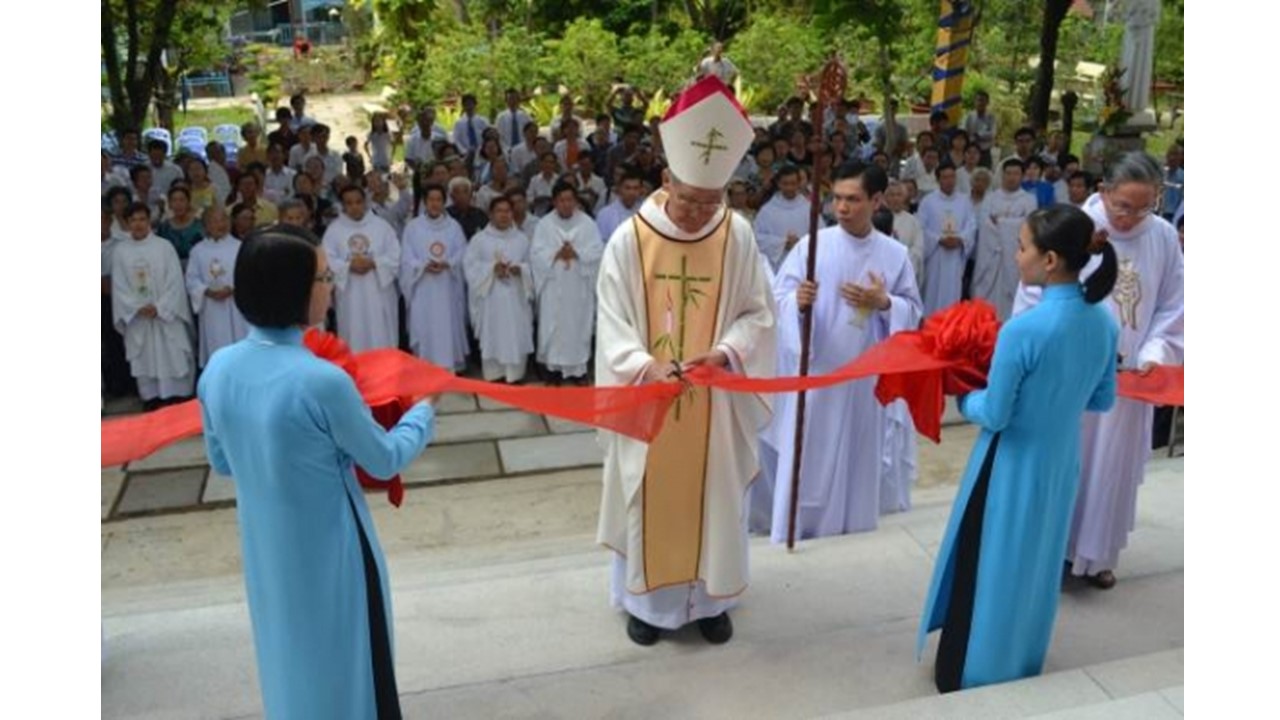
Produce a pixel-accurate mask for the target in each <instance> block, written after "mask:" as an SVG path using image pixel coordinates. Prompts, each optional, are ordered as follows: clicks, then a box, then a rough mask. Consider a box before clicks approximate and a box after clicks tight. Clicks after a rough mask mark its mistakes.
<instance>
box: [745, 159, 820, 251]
mask: <svg viewBox="0 0 1280 720" xmlns="http://www.w3.org/2000/svg"><path fill="white" fill-rule="evenodd" d="M776 177H777V183H778V192H776V193H774V195H773V197H772V198H769V201H768V202H766V203H765V204H764V205H763V206H762V207H761V208H760V212H758V213H756V224H755V231H756V242H758V243H760V252H763V253H764V255H765V257H767V258H769V267H770V269H772V270H773V271H775V272H776V271H777V270H778V268H779V267H781V266H782V258H783V257H784V256H785V255H786V254H787V251H788V250H789V249H790V248H788V247H787V244H788V243H791V244H795V242H796V241H797V240H798V239H799V238H801V237H802V236H804V235H808V234H809V199H808V198H807V197H805V196H803V195H801V194H800V171H799V170H797V169H796V168H795V167H794V166H791V165H788V166H786V167H784V168H782V169H781V170H779V171H778V173H777V176H776ZM824 225H825V223H823V221H822V218H818V226H819V227H823V226H824Z"/></svg>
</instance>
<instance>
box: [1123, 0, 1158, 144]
mask: <svg viewBox="0 0 1280 720" xmlns="http://www.w3.org/2000/svg"><path fill="white" fill-rule="evenodd" d="M1120 13H1121V16H1122V17H1123V18H1124V50H1123V54H1122V55H1121V60H1120V66H1121V67H1123V68H1124V69H1125V73H1124V77H1123V78H1121V82H1122V84H1123V85H1124V88H1125V104H1126V105H1127V106H1128V107H1129V111H1130V112H1132V113H1133V114H1134V118H1135V119H1137V118H1138V117H1139V116H1140V115H1146V114H1147V113H1146V111H1147V109H1148V108H1149V107H1150V106H1151V80H1152V63H1153V62H1154V61H1155V49H1156V23H1158V22H1160V0H1124V2H1123V5H1122V7H1121V8H1120Z"/></svg>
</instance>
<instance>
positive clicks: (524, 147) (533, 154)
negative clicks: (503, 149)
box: [499, 120, 538, 177]
mask: <svg viewBox="0 0 1280 720" xmlns="http://www.w3.org/2000/svg"><path fill="white" fill-rule="evenodd" d="M499 126H501V125H499ZM522 128H523V132H524V137H523V139H522V141H521V142H520V144H519V145H516V146H515V147H512V148H511V149H510V150H508V151H507V169H508V170H510V171H511V174H512V175H515V176H517V177H519V176H521V175H522V174H523V173H524V171H525V168H528V167H529V165H530V164H532V163H535V162H537V161H538V151H537V148H536V147H535V146H536V145H537V144H538V123H536V122H533V121H532V120H530V121H529V122H526V123H525V124H524V125H523V126H522Z"/></svg>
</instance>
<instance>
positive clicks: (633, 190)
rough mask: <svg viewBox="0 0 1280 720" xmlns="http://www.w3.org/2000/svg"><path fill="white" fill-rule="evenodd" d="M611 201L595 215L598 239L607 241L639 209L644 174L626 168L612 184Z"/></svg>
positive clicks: (642, 196)
mask: <svg viewBox="0 0 1280 720" xmlns="http://www.w3.org/2000/svg"><path fill="white" fill-rule="evenodd" d="M613 194H614V199H613V202H611V203H609V204H608V205H606V206H604V208H603V209H602V210H601V211H600V214H599V215H597V216H596V227H598V228H599V229H600V241H601V242H604V243H608V242H609V238H611V237H613V232H614V231H615V230H617V229H618V226H619V225H622V224H623V223H625V222H626V221H627V220H629V219H631V217H632V216H633V215H635V214H636V213H637V212H639V210H640V204H641V203H643V202H644V176H642V175H641V174H640V172H639V171H638V170H636V169H635V168H630V167H629V168H627V169H626V170H625V171H624V172H623V174H622V177H620V178H618V181H617V182H616V183H614V186H613Z"/></svg>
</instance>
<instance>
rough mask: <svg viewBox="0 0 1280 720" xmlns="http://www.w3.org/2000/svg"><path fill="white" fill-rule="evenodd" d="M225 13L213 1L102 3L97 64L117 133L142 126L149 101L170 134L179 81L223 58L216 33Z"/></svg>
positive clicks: (225, 8)
mask: <svg viewBox="0 0 1280 720" xmlns="http://www.w3.org/2000/svg"><path fill="white" fill-rule="evenodd" d="M230 11H231V6H230V5H229V4H228V3H223V2H218V1H217V0H102V62H103V65H105V67H106V84H107V91H108V93H109V95H110V98H111V109H112V112H111V124H112V126H113V127H114V128H115V129H116V130H117V131H119V130H123V129H125V128H131V127H132V128H138V127H141V126H142V125H143V124H144V123H145V122H146V119H147V112H148V110H149V109H150V107H151V102H152V100H156V101H157V106H158V108H157V109H158V110H159V115H160V118H159V119H160V122H161V124H163V125H164V126H165V127H168V128H169V129H171V130H172V128H173V108H174V106H175V105H176V104H177V103H176V98H177V87H178V80H179V78H180V77H181V75H182V73H183V72H185V71H187V70H189V69H204V68H209V67H212V66H214V65H215V64H217V63H218V62H220V61H221V60H222V59H224V58H225V53H226V50H225V48H224V47H223V45H222V42H221V29H222V28H223V27H224V26H225V24H226V20H227V17H228V14H229V13H230Z"/></svg>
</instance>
